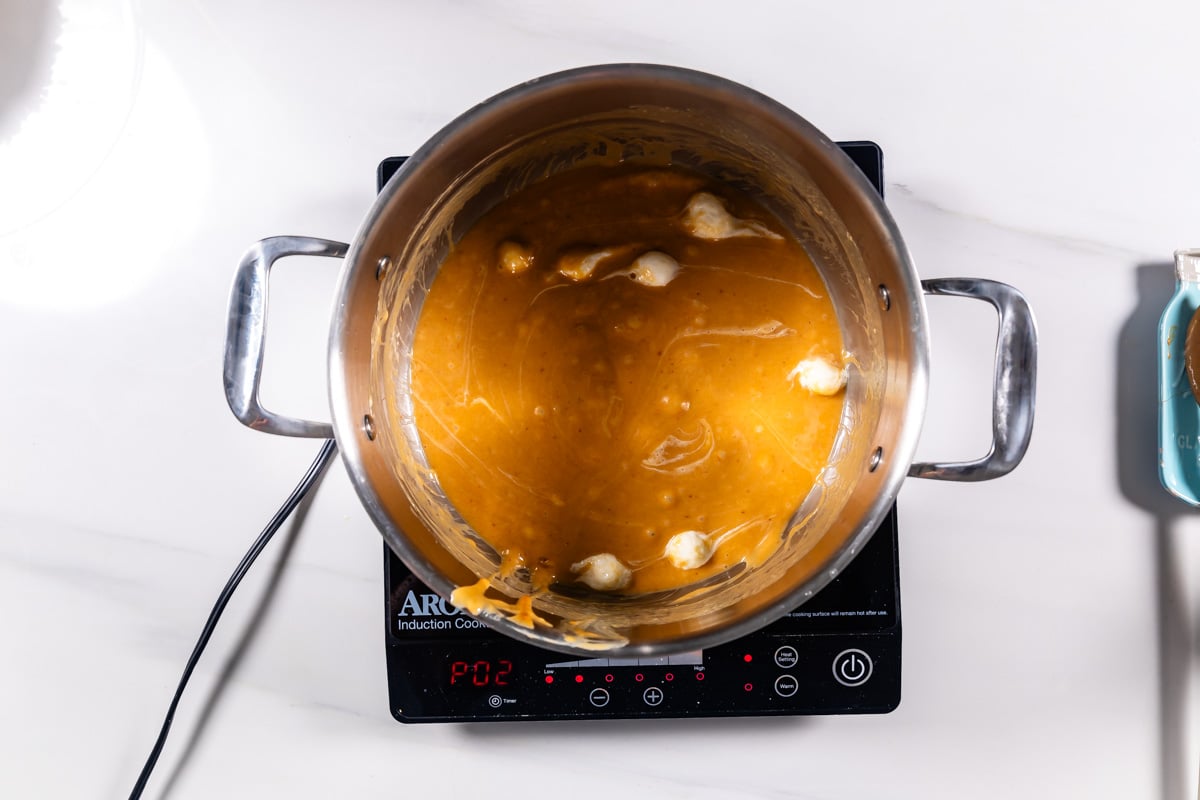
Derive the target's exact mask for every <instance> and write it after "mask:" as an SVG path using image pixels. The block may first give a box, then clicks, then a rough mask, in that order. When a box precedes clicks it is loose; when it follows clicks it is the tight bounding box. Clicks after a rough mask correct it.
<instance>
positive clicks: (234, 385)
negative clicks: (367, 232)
mask: <svg viewBox="0 0 1200 800" xmlns="http://www.w3.org/2000/svg"><path fill="white" fill-rule="evenodd" d="M349 249H350V247H349V245H345V244H342V243H341V242H332V241H329V240H328V239H314V238H312V237H309V236H273V237H271V238H269V239H263V240H262V241H260V242H258V243H257V244H255V245H254V246H253V247H251V248H250V249H249V250H247V251H246V255H244V256H242V263H241V264H239V265H238V270H237V275H235V276H234V279H233V291H232V292H231V293H230V296H229V324H228V327H227V328H226V329H225V399H226V400H228V401H229V408H230V410H231V411H233V415H234V416H235V417H237V418H238V420H239V421H240V422H241V423H242V424H243V425H245V426H247V427H250V428H254V429H255V430H260V431H265V432H266V433H274V434H278V435H279V436H300V437H304V438H309V439H331V438H333V426H332V425H330V424H329V423H327V422H312V421H310V420H306V419H296V418H294V417H285V416H283V415H281V414H276V413H274V412H271V411H268V410H267V409H265V408H263V406H262V403H261V402H259V399H258V387H259V382H260V381H261V379H262V364H263V347H264V345H265V344H266V334H267V328H266V323H267V275H268V273H270V271H271V266H272V265H273V264H274V263H275V262H276V261H277V260H278V259H281V258H283V257H284V256H294V255H309V256H331V257H334V258H341V257H342V256H344V255H346V251H348V250H349Z"/></svg>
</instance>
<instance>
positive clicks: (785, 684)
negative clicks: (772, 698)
mask: <svg viewBox="0 0 1200 800" xmlns="http://www.w3.org/2000/svg"><path fill="white" fill-rule="evenodd" d="M799 689H800V681H798V680H796V676H794V675H780V676H779V677H778V678H776V679H775V694H777V695H779V696H780V697H791V696H792V695H794V694H795V693H796V692H797V691H798V690H799Z"/></svg>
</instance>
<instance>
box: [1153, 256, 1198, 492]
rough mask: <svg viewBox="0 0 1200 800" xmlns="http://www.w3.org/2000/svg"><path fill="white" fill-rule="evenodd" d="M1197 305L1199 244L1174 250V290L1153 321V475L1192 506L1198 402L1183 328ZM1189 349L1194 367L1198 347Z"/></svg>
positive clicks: (1196, 449)
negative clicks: (1155, 360) (1155, 438)
mask: <svg viewBox="0 0 1200 800" xmlns="http://www.w3.org/2000/svg"><path fill="white" fill-rule="evenodd" d="M1197 308H1200V248H1197V249H1194V250H1177V251H1176V252H1175V294H1174V296H1173V297H1172V298H1171V300H1170V302H1168V303H1167V308H1166V310H1165V311H1163V315H1162V319H1161V320H1160V321H1159V323H1158V475H1159V478H1160V479H1161V480H1162V484H1163V486H1165V487H1166V488H1167V491H1169V492H1170V493H1171V494H1173V495H1175V496H1176V497H1178V498H1179V499H1180V500H1183V501H1184V502H1186V503H1190V504H1192V505H1194V506H1200V403H1198V402H1197V400H1196V395H1195V394H1194V393H1193V391H1192V386H1191V381H1190V380H1189V376H1188V368H1187V367H1188V356H1189V354H1188V353H1187V340H1188V336H1187V333H1188V325H1189V324H1190V323H1191V321H1192V317H1193V316H1195V314H1196V309H1197ZM1198 324H1200V323H1198ZM1197 349H1200V348H1197ZM1190 355H1191V358H1193V359H1195V361H1196V367H1200V352H1197V353H1192V354H1190ZM1197 377H1200V375H1198V376H1197Z"/></svg>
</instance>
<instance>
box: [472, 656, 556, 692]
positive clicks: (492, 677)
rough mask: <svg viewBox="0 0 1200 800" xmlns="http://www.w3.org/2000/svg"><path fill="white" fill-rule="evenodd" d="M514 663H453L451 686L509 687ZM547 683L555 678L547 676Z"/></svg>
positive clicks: (482, 661)
mask: <svg viewBox="0 0 1200 800" xmlns="http://www.w3.org/2000/svg"><path fill="white" fill-rule="evenodd" d="M512 671H513V663H512V662H511V661H508V660H504V659H502V660H500V661H484V660H480V661H451V662H450V685H451V686H466V685H468V684H469V685H471V686H480V687H483V686H508V685H509V683H508V678H509V676H510V675H511V674H512ZM546 678H547V681H546V682H547V683H549V682H551V681H552V680H553V678H551V677H550V676H549V675H547V676H546Z"/></svg>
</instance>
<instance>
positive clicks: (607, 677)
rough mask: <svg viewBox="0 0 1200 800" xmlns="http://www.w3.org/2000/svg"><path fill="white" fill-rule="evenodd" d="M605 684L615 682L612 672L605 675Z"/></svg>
mask: <svg viewBox="0 0 1200 800" xmlns="http://www.w3.org/2000/svg"><path fill="white" fill-rule="evenodd" d="M604 682H605V683H612V682H613V676H612V673H611V672H610V673H609V674H607V675H605V676H604Z"/></svg>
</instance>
